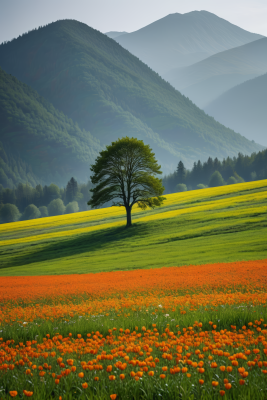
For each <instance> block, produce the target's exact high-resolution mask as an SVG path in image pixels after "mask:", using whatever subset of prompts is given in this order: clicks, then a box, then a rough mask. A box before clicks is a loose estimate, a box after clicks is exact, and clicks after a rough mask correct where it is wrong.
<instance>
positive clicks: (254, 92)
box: [205, 74, 267, 147]
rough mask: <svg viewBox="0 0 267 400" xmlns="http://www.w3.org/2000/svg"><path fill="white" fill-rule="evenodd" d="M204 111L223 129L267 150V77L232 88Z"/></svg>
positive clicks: (266, 75)
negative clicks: (238, 134)
mask: <svg viewBox="0 0 267 400" xmlns="http://www.w3.org/2000/svg"><path fill="white" fill-rule="evenodd" d="M205 111H206V112H207V113H208V114H209V115H212V116H213V117H214V118H215V119H216V120H217V121H220V122H221V123H222V124H224V125H225V126H229V127H230V128H232V129H235V130H236V131H238V132H240V133H241V134H242V135H244V136H246V137H247V138H248V139H250V140H251V139H253V140H255V141H256V142H258V143H261V144H263V145H264V146H266V147H267V74H264V75H262V76H259V77H258V78H255V79H252V80H249V81H247V82H245V83H243V84H242V85H238V86H236V87H234V88H232V89H231V90H229V91H227V92H226V93H224V94H223V95H222V96H220V97H219V98H218V99H216V100H214V101H213V102H212V103H211V104H209V105H208V106H207V107H206V109H205Z"/></svg>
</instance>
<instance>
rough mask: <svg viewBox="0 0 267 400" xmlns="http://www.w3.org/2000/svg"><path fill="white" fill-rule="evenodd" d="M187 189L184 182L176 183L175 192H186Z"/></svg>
mask: <svg viewBox="0 0 267 400" xmlns="http://www.w3.org/2000/svg"><path fill="white" fill-rule="evenodd" d="M186 191H187V187H186V185H185V184H184V183H178V185H176V192H186Z"/></svg>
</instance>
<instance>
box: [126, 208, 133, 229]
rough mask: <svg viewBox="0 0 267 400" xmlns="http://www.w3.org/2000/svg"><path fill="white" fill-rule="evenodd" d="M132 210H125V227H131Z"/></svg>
mask: <svg viewBox="0 0 267 400" xmlns="http://www.w3.org/2000/svg"><path fill="white" fill-rule="evenodd" d="M131 212H132V210H131V207H127V208H126V213H127V227H129V226H132V214H131Z"/></svg>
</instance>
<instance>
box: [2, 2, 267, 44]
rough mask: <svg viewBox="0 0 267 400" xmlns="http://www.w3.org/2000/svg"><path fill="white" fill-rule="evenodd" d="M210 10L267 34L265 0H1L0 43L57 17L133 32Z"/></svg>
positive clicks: (105, 28)
mask: <svg viewBox="0 0 267 400" xmlns="http://www.w3.org/2000/svg"><path fill="white" fill-rule="evenodd" d="M194 10H206V11H210V12H212V13H214V14H216V15H218V16H219V17H221V18H224V19H226V20H228V21H229V22H231V23H233V24H235V25H238V26H240V27H241V28H243V29H246V30H248V31H251V32H255V33H260V34H262V35H266V36H267V22H266V21H267V0H0V43H1V42H3V41H5V40H10V39H12V38H14V37H17V36H18V35H20V34H21V33H24V32H27V31H28V30H31V29H33V28H35V27H38V26H40V25H46V24H47V23H50V22H53V21H57V20H59V19H66V18H71V19H76V20H78V21H82V22H84V23H86V24H87V25H89V26H91V27H93V28H95V29H98V30H99V31H101V32H108V31H127V32H133V31H135V30H137V29H140V28H142V27H143V26H145V25H148V24H150V23H151V22H154V21H156V20H158V19H160V18H162V17H164V16H166V15H168V14H171V13H176V12H178V13H181V14H184V13H187V12H189V11H194Z"/></svg>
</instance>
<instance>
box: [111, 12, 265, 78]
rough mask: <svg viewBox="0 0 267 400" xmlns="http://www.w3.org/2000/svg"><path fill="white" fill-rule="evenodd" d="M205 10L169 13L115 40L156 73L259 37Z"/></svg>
mask: <svg viewBox="0 0 267 400" xmlns="http://www.w3.org/2000/svg"><path fill="white" fill-rule="evenodd" d="M261 37H262V36H261V35H256V34H254V33H250V32H247V31H245V30H244V29H241V28H239V27H237V26H235V25H233V24H231V23H230V22H228V21H226V20H224V19H222V18H219V17H217V16H216V15H214V14H212V13H209V12H207V11H192V12H189V13H186V14H179V13H176V14H170V15H167V16H166V17H164V18H162V19H160V20H158V21H155V22H153V23H152V24H150V25H148V26H145V27H144V28H142V29H139V30H138V31H136V32H132V33H128V34H126V35H123V36H119V37H117V38H116V39H115V40H116V41H117V42H118V43H120V44H121V45H122V46H123V47H124V48H125V49H127V50H129V51H130V52H131V53H132V54H134V55H135V56H137V57H138V58H139V59H140V60H142V61H143V62H144V63H146V64H147V65H149V66H150V67H151V68H152V69H153V70H154V71H157V72H158V73H159V74H161V75H162V74H164V73H166V72H167V71H169V70H171V69H173V68H180V67H185V66H187V65H191V64H193V63H196V62H198V61H200V60H203V59H205V58H207V57H209V56H210V55H212V54H215V53H218V52H221V51H224V50H228V49H231V48H233V47H237V46H241V45H243V44H245V43H249V42H252V41H254V40H257V39H260V38H261Z"/></svg>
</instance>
